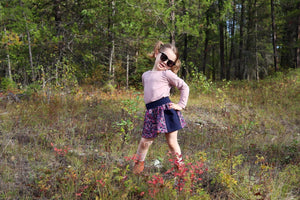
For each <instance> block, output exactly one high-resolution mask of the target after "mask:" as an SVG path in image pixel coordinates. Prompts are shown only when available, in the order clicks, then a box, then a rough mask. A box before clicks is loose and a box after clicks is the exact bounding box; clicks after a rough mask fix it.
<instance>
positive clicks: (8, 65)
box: [4, 26, 12, 80]
mask: <svg viewBox="0 0 300 200" xmlns="http://www.w3.org/2000/svg"><path fill="white" fill-rule="evenodd" d="M4 35H6V27H5V26H4ZM6 57H7V67H8V69H7V73H8V78H9V79H10V80H12V74H11V63H10V56H9V48H8V45H7V47H6Z"/></svg>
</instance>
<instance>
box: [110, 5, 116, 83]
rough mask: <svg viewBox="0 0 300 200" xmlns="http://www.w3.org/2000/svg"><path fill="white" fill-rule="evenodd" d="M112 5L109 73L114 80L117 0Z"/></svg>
mask: <svg viewBox="0 0 300 200" xmlns="http://www.w3.org/2000/svg"><path fill="white" fill-rule="evenodd" d="M111 6H112V15H111V17H112V19H111V23H112V30H111V31H110V32H111V33H110V34H111V49H110V56H109V75H110V76H111V78H112V79H113V80H114V76H115V69H114V67H113V57H114V54H115V39H114V33H113V31H114V26H115V24H114V17H115V13H116V10H115V1H114V0H113V1H112V2H111Z"/></svg>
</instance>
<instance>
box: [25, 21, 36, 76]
mask: <svg viewBox="0 0 300 200" xmlns="http://www.w3.org/2000/svg"><path fill="white" fill-rule="evenodd" d="M25 23H26V32H27V38H28V53H29V62H30V68H31V76H32V81H33V82H34V81H35V73H34V68H33V61H32V51H31V38H30V32H29V29H28V24H27V20H26V17H25Z"/></svg>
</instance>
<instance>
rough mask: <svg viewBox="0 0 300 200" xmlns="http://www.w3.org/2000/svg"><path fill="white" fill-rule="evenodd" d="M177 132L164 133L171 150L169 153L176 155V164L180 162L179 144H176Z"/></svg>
mask: <svg viewBox="0 0 300 200" xmlns="http://www.w3.org/2000/svg"><path fill="white" fill-rule="evenodd" d="M177 133H178V131H174V132H171V133H167V134H166V139H167V143H168V145H169V148H170V150H171V153H172V154H174V155H176V158H177V161H178V164H181V163H182V158H181V149H180V146H179V144H178V140H177Z"/></svg>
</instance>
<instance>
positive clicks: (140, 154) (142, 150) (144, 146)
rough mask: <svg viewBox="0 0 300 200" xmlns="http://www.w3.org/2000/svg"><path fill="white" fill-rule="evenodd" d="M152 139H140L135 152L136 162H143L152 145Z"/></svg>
mask: <svg viewBox="0 0 300 200" xmlns="http://www.w3.org/2000/svg"><path fill="white" fill-rule="evenodd" d="M153 141H154V138H150V139H148V138H142V139H141V140H140V143H139V146H138V150H137V160H138V161H144V160H145V158H146V155H147V152H148V150H149V147H150V145H151V144H152V143H153Z"/></svg>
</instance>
